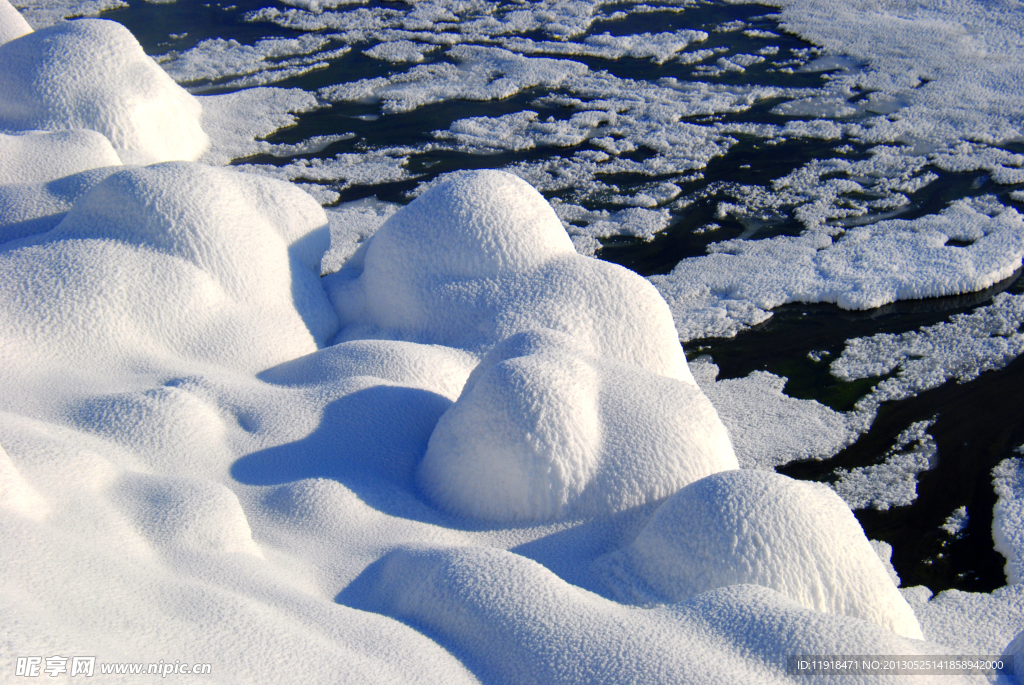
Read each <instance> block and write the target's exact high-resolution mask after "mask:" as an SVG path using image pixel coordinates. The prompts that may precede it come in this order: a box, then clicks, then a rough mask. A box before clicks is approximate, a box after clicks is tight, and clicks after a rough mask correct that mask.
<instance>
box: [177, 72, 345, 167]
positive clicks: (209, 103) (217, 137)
mask: <svg viewBox="0 0 1024 685" xmlns="http://www.w3.org/2000/svg"><path fill="white" fill-rule="evenodd" d="M196 99H197V100H198V101H199V102H201V103H202V106H203V118H202V123H203V130H205V131H206V132H207V133H208V134H209V136H210V149H209V150H207V151H206V153H205V154H204V155H203V156H202V158H201V161H202V162H204V163H206V164H228V163H229V162H231V161H232V160H234V159H238V158H241V157H250V156H252V155H275V156H282V155H285V156H287V155H297V154H301V153H303V152H319V151H320V150H322V149H323V148H324V147H327V146H328V145H330V144H331V143H333V142H336V141H338V140H344V139H345V138H350V137H351V134H345V133H341V134H332V135H326V136H314V137H313V138H310V139H308V140H305V141H302V142H300V143H292V144H288V143H268V142H267V141H265V140H261V138H266V137H267V136H269V135H270V134H272V133H273V132H275V131H277V130H278V129H281V128H286V127H288V126H294V125H295V122H296V118H295V116H294V114H297V113H301V112H309V111H311V110H314V109H316V108H317V101H316V98H315V97H313V96H312V95H311V94H310V93H307V92H306V91H304V90H299V89H298V88H290V89H287V90H286V89H283V88H249V89H246V90H240V91H237V92H235V93H226V94H224V95H202V96H199V97H197V98H196Z"/></svg>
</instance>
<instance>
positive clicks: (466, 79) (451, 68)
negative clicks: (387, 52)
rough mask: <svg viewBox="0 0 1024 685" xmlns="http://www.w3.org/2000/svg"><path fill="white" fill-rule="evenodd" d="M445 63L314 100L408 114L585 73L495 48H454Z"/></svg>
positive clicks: (334, 89) (572, 65) (339, 88)
mask: <svg viewBox="0 0 1024 685" xmlns="http://www.w3.org/2000/svg"><path fill="white" fill-rule="evenodd" d="M448 55H450V56H451V57H452V58H454V59H456V60H458V61H459V62H460V63H462V66H461V67H457V66H455V65H454V64H449V63H446V62H439V63H436V64H430V65H424V66H419V67H414V68H413V69H412V70H410V71H409V72H407V73H406V74H400V75H397V76H392V77H390V78H384V77H380V78H374V79H364V80H361V81H354V82H351V83H344V84H339V85H336V86H330V87H328V88H323V89H321V90H320V93H319V94H320V96H321V97H323V98H324V99H326V100H328V101H330V102H345V101H347V102H360V101H363V102H366V101H380V102H381V107H382V109H383V110H384V111H385V112H388V113H390V112H408V111H411V110H413V109H416V108H417V107H422V106H424V105H429V104H432V103H435V102H442V101H444V100H452V99H463V100H495V99H501V98H507V97H509V96H512V95H515V94H516V93H518V92H519V91H521V90H523V89H525V88H531V87H535V86H540V85H543V86H544V87H546V88H556V87H558V86H559V85H560V84H562V83H563V82H564V81H566V80H567V79H569V78H571V77H572V76H575V75H578V74H582V73H585V72H587V71H589V70H588V68H587V66H586V65H585V64H580V63H579V62H570V61H568V60H557V59H546V58H536V57H534V58H531V57H523V56H521V55H517V54H515V53H512V52H509V51H508V50H503V49H501V48H489V47H481V46H476V45H459V46H456V47H454V48H451V49H450V50H449V51H448Z"/></svg>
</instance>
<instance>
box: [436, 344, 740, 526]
mask: <svg viewBox="0 0 1024 685" xmlns="http://www.w3.org/2000/svg"><path fill="white" fill-rule="evenodd" d="M738 467H739V465H738V464H737V462H736V457H735V455H734V454H733V451H732V445H731V444H730V443H729V436H728V435H727V433H726V431H725V427H724V426H723V425H722V423H721V421H719V419H718V415H717V414H716V413H715V410H714V408H713V407H712V406H711V403H710V402H709V401H708V400H707V398H706V397H705V396H704V394H703V393H702V392H701V391H700V390H699V389H698V388H697V387H696V386H695V385H693V384H691V383H685V382H682V381H679V380H675V379H671V378H665V377H664V376H659V375H657V374H655V373H651V372H650V371H647V370H644V369H642V368H639V367H637V366H634V365H631V364H624V363H622V362H618V361H615V360H609V359H600V358H597V357H594V356H592V354H591V353H590V351H589V350H588V349H587V348H586V347H585V346H584V345H580V344H578V343H575V342H574V341H573V339H572V338H571V337H569V336H567V335H565V334H562V333H556V332H554V331H531V332H528V333H521V334H518V335H515V336H512V337H510V338H507V339H505V340H504V341H502V342H501V343H499V344H498V345H497V346H495V347H494V348H493V349H492V350H491V351H490V353H489V354H488V355H487V356H486V357H484V359H483V361H482V362H481V363H480V365H479V366H478V367H477V368H476V370H474V372H473V374H472V376H470V378H469V381H468V382H467V384H466V387H465V389H464V390H463V391H462V396H461V397H460V398H459V400H458V401H457V402H456V403H455V406H454V407H452V408H451V409H449V410H448V412H446V413H445V415H444V416H442V417H441V420H440V421H439V422H438V424H437V428H435V429H434V432H433V434H432V435H431V436H430V444H429V447H428V448H427V453H426V456H424V458H423V462H422V464H421V466H420V471H419V481H420V484H421V486H422V488H423V489H424V491H425V492H426V493H427V494H428V495H429V496H430V497H431V498H432V499H433V500H434V501H435V502H437V503H438V504H440V505H441V506H443V507H444V508H446V509H449V510H451V511H455V512H458V513H461V514H465V515H468V516H474V517H479V518H486V519H492V520H502V521H510V520H542V519H555V518H567V517H575V516H581V515H587V514H590V515H594V514H601V513H604V512H610V511H622V510H625V509H629V508H632V507H636V506H640V505H642V504H645V503H647V502H651V501H655V500H658V499H662V498H664V497H667V496H668V495H670V494H672V493H673V492H675V491H676V490H678V489H679V488H681V487H683V486H685V485H687V484H689V483H692V482H693V481H695V480H698V479H700V478H702V477H704V476H706V475H708V474H710V473H715V472H717V471H722V470H725V469H735V468H738Z"/></svg>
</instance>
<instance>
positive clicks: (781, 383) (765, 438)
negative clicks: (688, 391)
mask: <svg viewBox="0 0 1024 685" xmlns="http://www.w3.org/2000/svg"><path fill="white" fill-rule="evenodd" d="M690 371H691V372H693V377H694V378H695V379H696V380H697V384H698V385H700V387H701V390H703V391H704V394H706V395H707V396H708V399H710V400H711V404H713V405H714V406H715V410H716V411H717V412H718V415H719V416H720V417H721V419H722V423H724V424H725V427H726V428H727V429H728V430H729V438H730V439H731V440H732V444H733V447H734V448H735V450H736V458H737V459H738V460H739V463H740V466H742V467H743V468H747V469H750V468H756V469H762V470H766V471H772V470H774V469H775V468H777V467H779V466H782V465H784V464H788V463H789V462H791V461H798V460H802V459H828V458H829V457H832V456H835V454H837V453H838V452H839V451H840V450H842V449H843V448H844V447H847V446H848V445H850V444H852V443H853V442H854V441H855V440H856V439H857V438H858V437H859V436H860V434H861V433H862V432H863V431H865V430H867V427H868V426H869V425H870V419H871V417H869V416H864V415H863V414H856V413H848V414H844V413H841V412H837V411H833V410H832V409H829V408H828V407H826V406H824V405H822V404H819V403H818V402H815V401H813V400H798V399H795V398H793V397H789V396H787V395H786V394H785V393H783V392H782V390H783V388H785V387H786V379H785V378H780V377H779V376H776V375H774V374H771V373H768V372H767V371H755V372H754V373H752V374H750V375H749V376H747V377H746V378H729V379H725V380H716V379H717V376H718V367H717V366H715V365H714V364H713V363H711V362H706V361H695V362H691V363H690Z"/></svg>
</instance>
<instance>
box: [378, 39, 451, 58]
mask: <svg viewBox="0 0 1024 685" xmlns="http://www.w3.org/2000/svg"><path fill="white" fill-rule="evenodd" d="M436 49H437V46H436V45H430V44H426V43H414V42H412V41H411V40H394V41H389V42H387V43H379V44H378V45H375V46H374V47H372V48H370V49H369V50H363V54H364V55H366V56H367V57H372V58H374V59H379V60H383V61H385V62H391V63H394V64H401V63H403V62H422V61H423V60H424V58H425V57H424V56H425V55H426V54H427V53H428V52H433V51H434V50H436Z"/></svg>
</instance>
